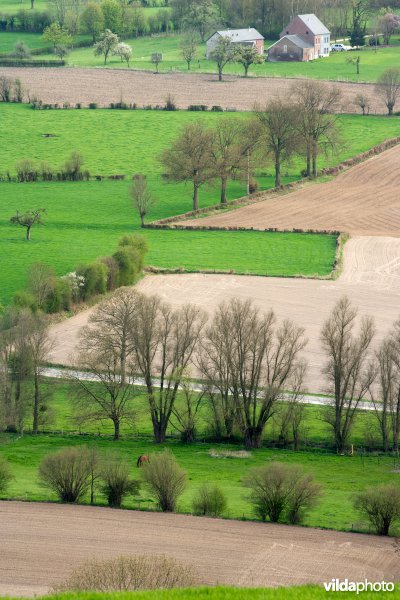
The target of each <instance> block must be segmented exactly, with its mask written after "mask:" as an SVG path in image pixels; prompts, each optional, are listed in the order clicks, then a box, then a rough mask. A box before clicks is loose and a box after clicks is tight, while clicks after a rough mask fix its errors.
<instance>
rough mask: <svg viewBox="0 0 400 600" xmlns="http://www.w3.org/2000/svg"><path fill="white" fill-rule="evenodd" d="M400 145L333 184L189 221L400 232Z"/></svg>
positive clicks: (386, 233)
mask: <svg viewBox="0 0 400 600" xmlns="http://www.w3.org/2000/svg"><path fill="white" fill-rule="evenodd" d="M399 164H400V146H395V147H394V148H391V149H390V150H387V151H386V152H383V153H382V154H380V155H378V156H375V157H373V158H371V159H369V160H367V161H365V162H363V163H361V164H359V165H357V166H356V167H353V168H352V169H349V170H347V171H345V172H344V173H342V174H340V175H339V176H338V177H336V178H335V179H333V180H332V181H330V182H327V183H320V184H309V185H305V187H304V188H302V189H300V190H297V191H295V192H292V193H291V194H287V195H286V196H280V197H277V198H272V199H268V200H265V201H259V202H257V203H255V204H251V205H249V206H245V207H243V208H239V209H237V210H232V211H230V212H226V213H221V214H216V215H211V216H209V217H205V218H200V219H196V221H187V222H184V224H186V225H192V226H200V225H207V226H208V225H212V226H217V227H225V226H236V227H254V228H255V229H264V228H268V227H277V228H278V229H292V228H300V229H319V230H324V229H333V230H338V231H343V232H347V233H349V234H352V235H365V236H370V235H383V236H392V237H394V236H400V196H399V189H400V169H399Z"/></svg>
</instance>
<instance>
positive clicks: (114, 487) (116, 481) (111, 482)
mask: <svg viewBox="0 0 400 600" xmlns="http://www.w3.org/2000/svg"><path fill="white" fill-rule="evenodd" d="M100 478H101V480H102V492H103V494H104V495H105V496H106V498H107V502H108V506H111V507H112V508H120V506H121V504H122V501H123V499H124V497H125V496H127V495H128V494H137V493H138V492H139V487H140V484H139V482H138V481H134V480H133V479H131V478H130V477H129V464H128V463H127V462H126V461H124V460H121V458H120V457H119V456H118V455H117V454H115V455H112V456H109V457H108V458H107V459H106V460H105V462H104V465H103V467H102V469H101V475H100Z"/></svg>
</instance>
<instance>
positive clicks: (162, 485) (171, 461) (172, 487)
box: [142, 450, 186, 512]
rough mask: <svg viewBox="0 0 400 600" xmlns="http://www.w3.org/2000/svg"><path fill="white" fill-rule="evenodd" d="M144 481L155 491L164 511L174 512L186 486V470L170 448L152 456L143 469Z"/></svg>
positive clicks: (160, 506) (159, 504)
mask: <svg viewBox="0 0 400 600" xmlns="http://www.w3.org/2000/svg"><path fill="white" fill-rule="evenodd" d="M142 475H143V479H144V481H145V482H146V483H147V485H148V487H149V488H150V490H151V491H152V492H153V494H154V495H155V497H156V498H157V501H158V506H159V508H160V509H161V510H162V511H163V512H173V511H174V510H175V506H176V502H177V500H178V498H179V496H180V495H181V494H182V493H183V491H184V489H185V487H186V472H185V471H184V470H183V469H182V468H181V467H180V466H179V464H178V463H177V461H176V459H175V457H174V455H173V454H172V452H170V451H169V450H164V452H161V453H160V454H154V455H152V456H151V458H150V460H149V462H147V463H146V464H145V465H144V466H143V469H142Z"/></svg>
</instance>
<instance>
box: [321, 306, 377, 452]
mask: <svg viewBox="0 0 400 600" xmlns="http://www.w3.org/2000/svg"><path fill="white" fill-rule="evenodd" d="M356 319H357V310H356V309H354V308H353V307H352V306H351V304H350V300H349V299H348V298H347V297H343V298H341V299H340V300H339V301H338V302H337V304H336V305H335V306H334V308H333V310H332V312H331V314H330V316H329V318H328V319H327V320H326V321H325V323H324V325H323V328H322V331H321V343H322V347H323V350H324V352H325V354H326V357H327V363H326V366H325V368H324V370H323V373H324V374H325V376H326V378H327V380H328V383H329V388H330V391H331V392H332V394H333V401H332V406H331V407H329V408H328V409H327V411H326V415H325V418H326V421H327V423H329V425H331V427H332V429H333V435H334V440H335V446H336V450H337V452H339V453H343V452H344V451H345V449H346V445H347V443H348V441H349V436H350V433H351V430H352V427H353V425H354V422H355V418H356V411H357V408H358V406H359V404H360V402H361V401H362V400H363V398H364V397H365V396H366V394H367V393H368V390H369V389H370V387H371V384H372V381H373V380H374V377H375V369H374V365H373V363H372V362H370V361H369V355H368V353H369V350H370V345H371V342H372V339H373V337H374V333H375V330H374V324H373V321H372V319H371V318H369V317H364V318H363V319H362V320H361V324H360V327H359V333H358V335H356V334H355V333H354V329H355V326H356Z"/></svg>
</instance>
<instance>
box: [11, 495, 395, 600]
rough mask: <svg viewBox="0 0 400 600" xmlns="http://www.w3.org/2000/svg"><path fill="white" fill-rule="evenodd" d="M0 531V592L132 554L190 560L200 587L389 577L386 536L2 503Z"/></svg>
mask: <svg viewBox="0 0 400 600" xmlns="http://www.w3.org/2000/svg"><path fill="white" fill-rule="evenodd" d="M0 528H1V533H2V536H1V537H2V539H1V561H0V594H10V595H26V596H33V595H34V594H40V593H45V592H46V591H47V589H48V587H49V586H51V585H54V584H55V583H56V582H57V581H60V580H61V579H63V578H65V577H66V576H67V575H68V573H69V572H70V571H71V569H73V568H74V567H76V566H77V565H78V564H80V563H81V562H82V561H84V560H86V559H87V558H92V557H94V556H96V557H110V556H118V555H121V554H135V553H149V554H162V553H166V554H169V555H172V556H174V557H176V558H177V559H179V560H182V561H186V562H192V563H193V564H195V565H196V566H197V568H198V570H199V571H200V574H201V576H202V578H203V580H204V581H205V582H206V583H208V584H216V583H220V584H231V585H235V586H248V587H256V586H271V587H272V586H279V585H296V584H297V585H299V584H305V583H321V584H322V583H323V582H324V581H329V580H330V579H332V578H333V577H338V578H340V579H344V578H346V577H348V578H349V579H351V580H355V581H361V580H363V579H364V578H365V577H367V578H368V579H370V580H372V581H380V580H382V579H383V578H384V579H385V580H386V581H390V580H392V578H393V577H394V575H395V573H398V568H397V567H398V558H397V557H396V555H395V553H394V551H393V549H392V547H391V542H390V540H388V539H383V538H379V537H375V536H369V535H361V534H350V533H340V532H335V531H322V530H318V529H307V528H301V527H288V526H284V525H270V524H261V523H250V522H248V523H245V522H240V521H224V520H220V519H208V518H200V517H192V516H186V515H171V514H169V515H168V514H160V513H154V514H152V513H145V512H133V511H121V510H112V509H107V508H91V507H86V506H60V505H56V504H41V503H40V504H39V503H19V502H1V503H0Z"/></svg>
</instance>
